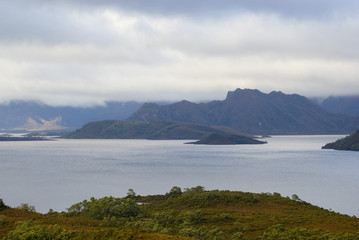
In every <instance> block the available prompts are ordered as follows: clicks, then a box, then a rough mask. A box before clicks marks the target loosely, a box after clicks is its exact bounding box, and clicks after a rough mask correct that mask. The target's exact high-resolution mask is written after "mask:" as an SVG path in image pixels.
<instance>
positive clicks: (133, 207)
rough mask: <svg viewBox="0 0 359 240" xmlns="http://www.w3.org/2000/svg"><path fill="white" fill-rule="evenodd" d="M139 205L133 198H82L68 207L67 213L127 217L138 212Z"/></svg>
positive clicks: (100, 217)
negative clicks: (82, 199)
mask: <svg viewBox="0 0 359 240" xmlns="http://www.w3.org/2000/svg"><path fill="white" fill-rule="evenodd" d="M140 212H141V210H140V207H139V206H138V205H137V203H136V202H135V201H134V200H133V199H129V198H127V199H120V198H114V197H104V198H100V199H95V198H93V197H92V198H91V199H90V201H87V200H84V201H82V202H80V203H76V204H74V205H72V206H71V207H70V208H68V214H69V215H70V216H71V215H82V216H87V217H92V218H95V219H99V220H102V219H104V218H113V217H115V218H129V217H136V216H137V215H138V214H140Z"/></svg>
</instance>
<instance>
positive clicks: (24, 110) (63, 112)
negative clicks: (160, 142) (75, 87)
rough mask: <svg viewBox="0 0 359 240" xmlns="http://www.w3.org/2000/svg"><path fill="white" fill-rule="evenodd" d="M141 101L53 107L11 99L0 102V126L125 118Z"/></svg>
mask: <svg viewBox="0 0 359 240" xmlns="http://www.w3.org/2000/svg"><path fill="white" fill-rule="evenodd" d="M141 105H142V103H137V102H107V103H106V105H104V106H94V107H54V106H49V105H46V104H43V103H38V102H29V101H12V102H10V103H9V104H0V130H29V131H48V130H66V129H69V130H71V129H75V128H79V127H82V126H83V125H84V124H85V123H87V122H90V121H96V120H103V119H118V120H121V119H125V118H127V117H128V116H130V115H131V114H132V113H134V112H135V111H136V110H137V109H138V108H140V106H141Z"/></svg>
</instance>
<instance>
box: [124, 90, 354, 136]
mask: <svg viewBox="0 0 359 240" xmlns="http://www.w3.org/2000/svg"><path fill="white" fill-rule="evenodd" d="M128 120H132V121H144V122H157V121H162V120H175V121H180V122H189V123H195V124H201V125H205V126H212V125H215V126H226V127H229V128H232V129H235V130H237V131H240V132H244V133H248V134H256V135H263V134H273V135H276V134H346V133H351V132H354V131H355V130H356V129H358V128H359V117H355V116H345V115H340V114H334V113H330V112H328V111H327V110H325V109H324V108H322V107H320V106H318V105H317V104H315V103H314V102H312V101H311V100H309V99H307V98H305V97H303V96H300V95H298V94H284V93H282V92H276V91H273V92H271V93H268V94H266V93H263V92H261V91H259V90H253V89H236V90H235V91H229V92H228V94H227V97H226V98H225V100H223V101H211V102H208V103H199V104H197V103H192V102H189V101H181V102H177V103H173V104H169V105H162V106H160V105H158V104H155V103H146V104H144V105H143V106H142V107H141V108H140V109H139V110H138V111H137V112H135V113H134V114H132V115H131V116H130V117H129V118H128Z"/></svg>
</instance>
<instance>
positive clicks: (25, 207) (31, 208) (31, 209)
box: [18, 203, 36, 212]
mask: <svg viewBox="0 0 359 240" xmlns="http://www.w3.org/2000/svg"><path fill="white" fill-rule="evenodd" d="M18 208H19V209H21V210H24V211H26V212H36V209H35V207H34V206H31V205H29V204H28V203H21V205H20V206H19V207H18Z"/></svg>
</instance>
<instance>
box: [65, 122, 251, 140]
mask: <svg viewBox="0 0 359 240" xmlns="http://www.w3.org/2000/svg"><path fill="white" fill-rule="evenodd" d="M213 133H218V134H231V135H241V136H245V135H242V134H241V133H239V132H237V131H235V130H233V129H229V128H224V127H221V128H219V127H208V126H201V125H197V124H191V123H182V122H176V121H159V122H152V123H148V122H134V121H118V120H104V121H96V122H90V123H88V124H86V125H85V126H84V127H82V128H81V129H78V130H77V131H75V132H73V133H70V134H68V135H66V136H65V137H66V138H88V139H202V138H205V137H207V136H209V135H210V134H213ZM246 137H248V136H246Z"/></svg>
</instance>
